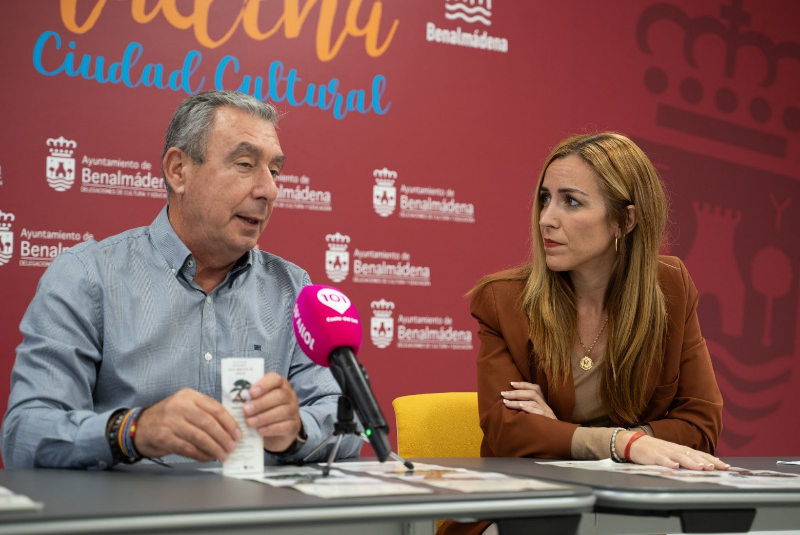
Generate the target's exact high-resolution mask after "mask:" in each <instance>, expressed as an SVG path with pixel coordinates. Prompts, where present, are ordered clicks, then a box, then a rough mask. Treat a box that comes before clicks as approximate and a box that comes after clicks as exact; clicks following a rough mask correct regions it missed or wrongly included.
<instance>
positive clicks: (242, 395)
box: [231, 379, 252, 403]
mask: <svg viewBox="0 0 800 535" xmlns="http://www.w3.org/2000/svg"><path fill="white" fill-rule="evenodd" d="M250 386H252V385H251V384H250V381H247V380H245V379H239V380H238V381H236V382H235V383H233V388H231V400H233V401H241V402H242V403H244V402H245V401H247V400H248V399H249V398H250V396H249V395H248V394H249V392H245V391H246V390H249V389H250Z"/></svg>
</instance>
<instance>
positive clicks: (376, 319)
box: [369, 299, 394, 349]
mask: <svg viewBox="0 0 800 535" xmlns="http://www.w3.org/2000/svg"><path fill="white" fill-rule="evenodd" d="M369 306H371V307H372V320H371V321H370V323H369V337H370V338H371V339H372V343H373V344H375V347H377V348H378V349H384V348H386V347H389V344H391V343H392V338H394V319H393V318H392V311H393V310H394V303H392V302H391V301H387V300H386V299H381V300H380V301H373V302H372V303H370V304H369Z"/></svg>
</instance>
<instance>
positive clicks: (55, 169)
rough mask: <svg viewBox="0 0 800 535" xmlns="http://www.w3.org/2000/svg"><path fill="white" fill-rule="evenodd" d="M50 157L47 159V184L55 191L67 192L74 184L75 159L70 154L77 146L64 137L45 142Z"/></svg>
mask: <svg viewBox="0 0 800 535" xmlns="http://www.w3.org/2000/svg"><path fill="white" fill-rule="evenodd" d="M47 146H48V148H49V149H50V156H48V157H47V183H48V184H50V187H51V188H53V189H54V190H56V191H67V190H68V189H69V188H71V187H72V184H73V182H75V158H73V157H72V153H73V152H74V151H75V147H77V146H78V144H77V143H75V142H74V141H72V140H69V139H65V138H64V136H61V137H59V138H58V139H53V138H50V139H48V140H47Z"/></svg>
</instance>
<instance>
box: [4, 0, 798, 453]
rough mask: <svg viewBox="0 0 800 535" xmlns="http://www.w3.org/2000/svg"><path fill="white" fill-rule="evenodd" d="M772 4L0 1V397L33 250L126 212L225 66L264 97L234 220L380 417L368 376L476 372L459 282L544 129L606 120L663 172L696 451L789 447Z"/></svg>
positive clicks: (499, 234) (550, 141) (790, 167)
mask: <svg viewBox="0 0 800 535" xmlns="http://www.w3.org/2000/svg"><path fill="white" fill-rule="evenodd" d="M799 24H800V5H798V4H797V3H796V2H793V1H791V0H783V1H780V0H775V1H772V2H769V3H764V2H756V1H755V0H747V1H745V0H722V1H720V0H707V1H706V0H704V1H695V0H692V1H690V0H669V1H666V2H641V1H638V0H617V1H614V2H610V1H601V2H596V1H588V0H570V1H557V0H534V1H511V0H403V1H402V2H401V1H383V2H380V1H375V0H339V1H337V0H305V1H300V0H285V1H283V2H266V1H258V0H250V1H248V2H228V1H221V0H218V1H216V2H214V1H211V0H208V1H200V0H197V1H190V0H185V1H184V0H159V1H156V0H108V1H107V0H84V1H81V2H78V1H77V0H61V1H57V0H42V1H37V2H21V1H19V2H3V3H2V4H0V35H2V36H3V38H2V46H3V51H2V54H0V72H1V73H2V75H3V81H4V83H3V88H2V94H3V98H2V99H0V117H2V118H3V126H2V130H1V131H2V134H0V135H2V140H3V142H2V143H1V144H0V294H1V295H2V297H0V300H1V301H2V306H0V326H1V327H0V329H2V330H0V354H2V355H3V357H2V359H0V409H2V410H5V406H6V401H7V399H8V388H9V386H8V385H9V377H10V373H11V367H12V365H13V361H14V355H15V347H16V346H17V345H18V344H19V342H20V341H21V335H20V334H19V331H18V329H17V326H18V325H19V322H20V319H21V318H22V315H23V314H24V312H25V309H26V307H27V305H28V303H29V301H30V299H31V297H32V296H33V294H34V292H35V289H36V284H37V281H38V280H39V278H40V277H41V275H42V273H43V271H44V269H46V267H47V266H48V265H49V263H50V261H51V260H52V258H53V257H54V256H55V255H57V254H58V253H59V252H61V251H63V250H64V249H67V248H69V247H72V246H74V245H75V244H77V243H79V242H81V241H84V240H86V239H91V238H94V239H97V240H100V239H103V238H106V237H108V236H111V235H113V234H116V233H119V232H121V231H123V230H126V229H129V228H132V227H136V226H143V225H148V224H150V222H151V221H152V220H153V218H154V217H155V215H156V214H157V213H158V211H159V209H160V208H161V207H162V206H163V204H164V203H165V197H166V195H165V192H164V189H163V179H162V178H161V169H160V161H159V158H160V154H161V149H162V144H163V139H164V131H165V129H166V125H167V123H168V120H169V118H170V116H171V114H172V112H173V111H174V109H175V107H176V106H177V105H178V103H179V102H180V101H181V100H182V99H184V98H185V97H186V96H188V95H189V94H191V93H195V92H197V91H202V90H207V89H214V88H218V89H222V88H224V89H236V90H239V91H243V92H246V93H249V94H251V95H254V96H256V97H258V98H261V99H262V100H269V101H270V102H272V103H274V104H275V105H276V106H277V107H278V108H279V110H280V111H281V112H282V114H283V117H282V119H281V124H280V130H279V135H280V139H281V145H282V147H283V149H284V151H285V153H286V156H287V162H286V166H285V168H284V174H283V175H282V176H281V177H279V200H278V201H277V209H276V210H275V213H274V214H273V217H272V220H271V221H270V223H269V226H268V228H267V230H266V232H265V233H264V235H263V236H262V238H261V240H260V247H261V248H262V249H265V250H269V251H270V252H273V253H275V254H278V255H280V256H282V257H284V258H286V259H288V260H290V261H292V262H295V263H297V264H299V265H300V266H302V267H304V268H305V269H306V270H308V272H309V273H310V275H311V277H312V280H313V281H314V282H315V283H317V284H333V285H336V286H337V287H339V288H340V289H341V290H342V291H344V292H345V293H346V294H347V295H348V296H349V297H350V298H351V299H352V301H353V302H354V303H355V305H356V306H357V308H358V310H359V311H360V313H361V317H362V319H363V320H364V335H365V343H364V346H363V349H362V352H361V355H360V359H361V361H362V362H363V364H364V365H365V366H366V367H367V369H368V370H369V374H370V377H371V380H372V383H373V387H374V390H375V392H376V395H377V397H378V400H379V402H380V404H381V406H382V407H383V410H384V412H385V413H386V415H387V418H388V420H389V423H390V425H391V426H392V428H394V418H393V411H392V408H391V400H392V399H394V398H395V397H398V396H402V395H408V394H415V393H423V392H445V391H461V390H474V389H475V388H476V372H475V364H474V361H475V354H476V352H477V349H478V341H477V338H476V336H475V331H476V324H475V322H474V320H473V319H472V318H471V317H470V315H469V312H468V304H467V301H466V299H465V298H464V297H463V295H464V293H465V292H466V291H468V290H469V289H470V287H471V286H472V285H473V284H474V283H475V282H476V281H477V280H478V279H479V278H480V277H481V276H482V275H485V274H487V273H490V272H493V271H496V270H499V269H501V268H504V267H508V266H511V265H515V264H518V263H520V262H523V261H525V260H526V258H527V255H528V247H529V242H530V239H529V233H530V229H529V225H530V209H531V205H532V199H533V187H534V185H535V181H536V176H537V174H538V172H539V170H540V165H541V162H542V161H543V159H544V157H545V156H546V155H547V154H548V152H549V150H550V148H551V147H552V146H554V145H555V144H556V143H557V142H558V141H559V140H560V139H562V138H563V137H565V136H567V135H569V134H573V133H581V132H587V131H600V130H616V131H620V132H622V133H625V134H627V135H629V136H631V137H632V138H634V139H635V140H636V141H637V142H638V143H639V144H640V145H641V147H642V148H643V149H644V150H645V152H647V153H648V155H649V156H650V157H651V158H652V159H653V161H654V163H655V164H656V167H657V169H658V170H659V172H660V173H661V175H662V177H663V179H664V182H665V184H666V186H667V188H668V190H669V192H670V197H671V203H672V217H671V224H670V236H669V241H668V243H667V244H666V245H665V250H667V251H669V252H670V254H675V255H677V256H679V257H681V258H682V259H684V261H685V262H686V264H687V266H688V268H689V270H690V272H691V274H692V276H693V278H694V280H695V282H696V284H697V286H698V289H699V290H700V293H701V298H700V307H699V314H700V321H701V326H702V329H703V333H704V335H705V337H706V339H707V342H708V346H709V349H710V351H711V355H712V358H713V361H714V367H715V371H716V374H717V379H718V382H719V384H720V388H721V389H722V392H723V396H724V399H725V409H724V431H723V434H722V439H721V442H720V447H719V453H720V454H722V455H798V454H800V430H798V429H797V428H796V427H794V425H792V424H791V422H793V421H795V420H796V417H795V413H794V410H795V407H796V406H797V405H798V403H800V282H798V281H800V247H798V231H800V171H798V169H800V135H799V134H800V39H798V36H797V28H798V25H799ZM198 358H199V357H198Z"/></svg>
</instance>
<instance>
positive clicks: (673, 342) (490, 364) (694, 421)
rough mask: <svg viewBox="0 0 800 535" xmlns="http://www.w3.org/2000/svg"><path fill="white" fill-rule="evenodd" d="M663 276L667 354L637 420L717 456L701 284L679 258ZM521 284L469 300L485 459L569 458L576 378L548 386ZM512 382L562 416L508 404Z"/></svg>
mask: <svg viewBox="0 0 800 535" xmlns="http://www.w3.org/2000/svg"><path fill="white" fill-rule="evenodd" d="M658 276H659V280H660V282H661V288H662V290H663V291H664V295H665V296H666V298H667V313H668V322H667V323H668V332H667V344H666V353H665V358H664V362H663V367H662V369H661V371H660V373H653V374H651V376H652V379H651V380H650V384H649V389H650V392H651V394H650V402H649V403H648V404H647V408H646V409H645V411H644V414H643V415H642V418H641V422H639V424H640V425H641V424H645V423H647V424H650V426H651V427H652V428H653V432H654V434H655V436H656V438H660V439H663V440H666V441H669V442H674V443H677V444H682V445H684V446H688V447H690V448H694V449H697V450H700V451H705V452H708V453H712V454H713V453H714V449H715V448H716V445H717V440H718V439H719V434H720V432H721V431H722V395H721V394H720V391H719V387H718V386H717V381H716V378H715V377H714V370H713V368H712V366H711V357H710V355H709V353H708V348H706V342H705V339H704V338H703V337H702V335H701V334H700V324H699V323H698V321H697V301H698V293H697V289H696V288H695V286H694V283H693V282H692V279H691V277H689V273H688V272H687V271H686V267H685V266H684V265H683V262H681V261H680V260H679V259H678V258H675V257H670V256H662V257H661V258H660V261H659V266H658ZM523 286H524V283H523V282H521V281H496V282H492V283H489V284H487V285H486V286H484V287H483V288H481V289H480V290H479V291H478V292H476V293H475V295H474V296H473V298H472V303H471V305H470V311H471V313H472V315H473V317H475V319H477V320H478V326H479V329H478V337H479V338H480V341H481V346H480V350H479V352H478V359H477V362H478V410H479V413H480V424H481V428H482V429H483V442H482V444H481V456H482V457H538V458H545V459H569V458H570V457H571V445H572V434H573V433H574V432H575V429H576V428H577V427H578V424H574V423H572V422H571V421H570V419H571V418H572V411H573V409H574V407H575V390H574V389H573V384H572V375H570V376H569V378H568V380H567V383H566V384H565V385H562V386H561V387H559V388H558V389H557V390H556V391H551V389H550V388H549V384H550V373H549V371H548V370H542V369H541V368H540V367H539V366H538V364H537V362H536V357H535V354H534V352H533V342H532V341H531V339H530V335H529V324H528V318H527V315H526V313H525V312H524V311H522V310H521V309H520V306H519V299H520V295H521V294H522V291H523ZM509 381H526V382H531V383H536V384H538V385H539V386H540V387H541V388H542V392H543V393H544V398H545V400H546V401H547V403H548V405H550V408H551V409H553V412H554V413H555V415H556V418H558V420H553V419H551V418H546V417H544V416H540V415H536V414H527V413H525V412H522V411H514V410H508V409H506V408H505V406H504V405H503V401H502V397H501V396H500V392H501V391H504V390H508V389H509V388H510V387H509ZM486 525H487V524H483V523H482V524H478V525H476V524H461V525H458V524H454V523H451V522H447V523H446V524H445V525H444V526H442V528H446V529H442V530H440V533H443V532H444V531H446V532H447V533H448V534H453V533H480V532H481V531H483V529H485V527H486ZM478 528H479V529H478Z"/></svg>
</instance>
